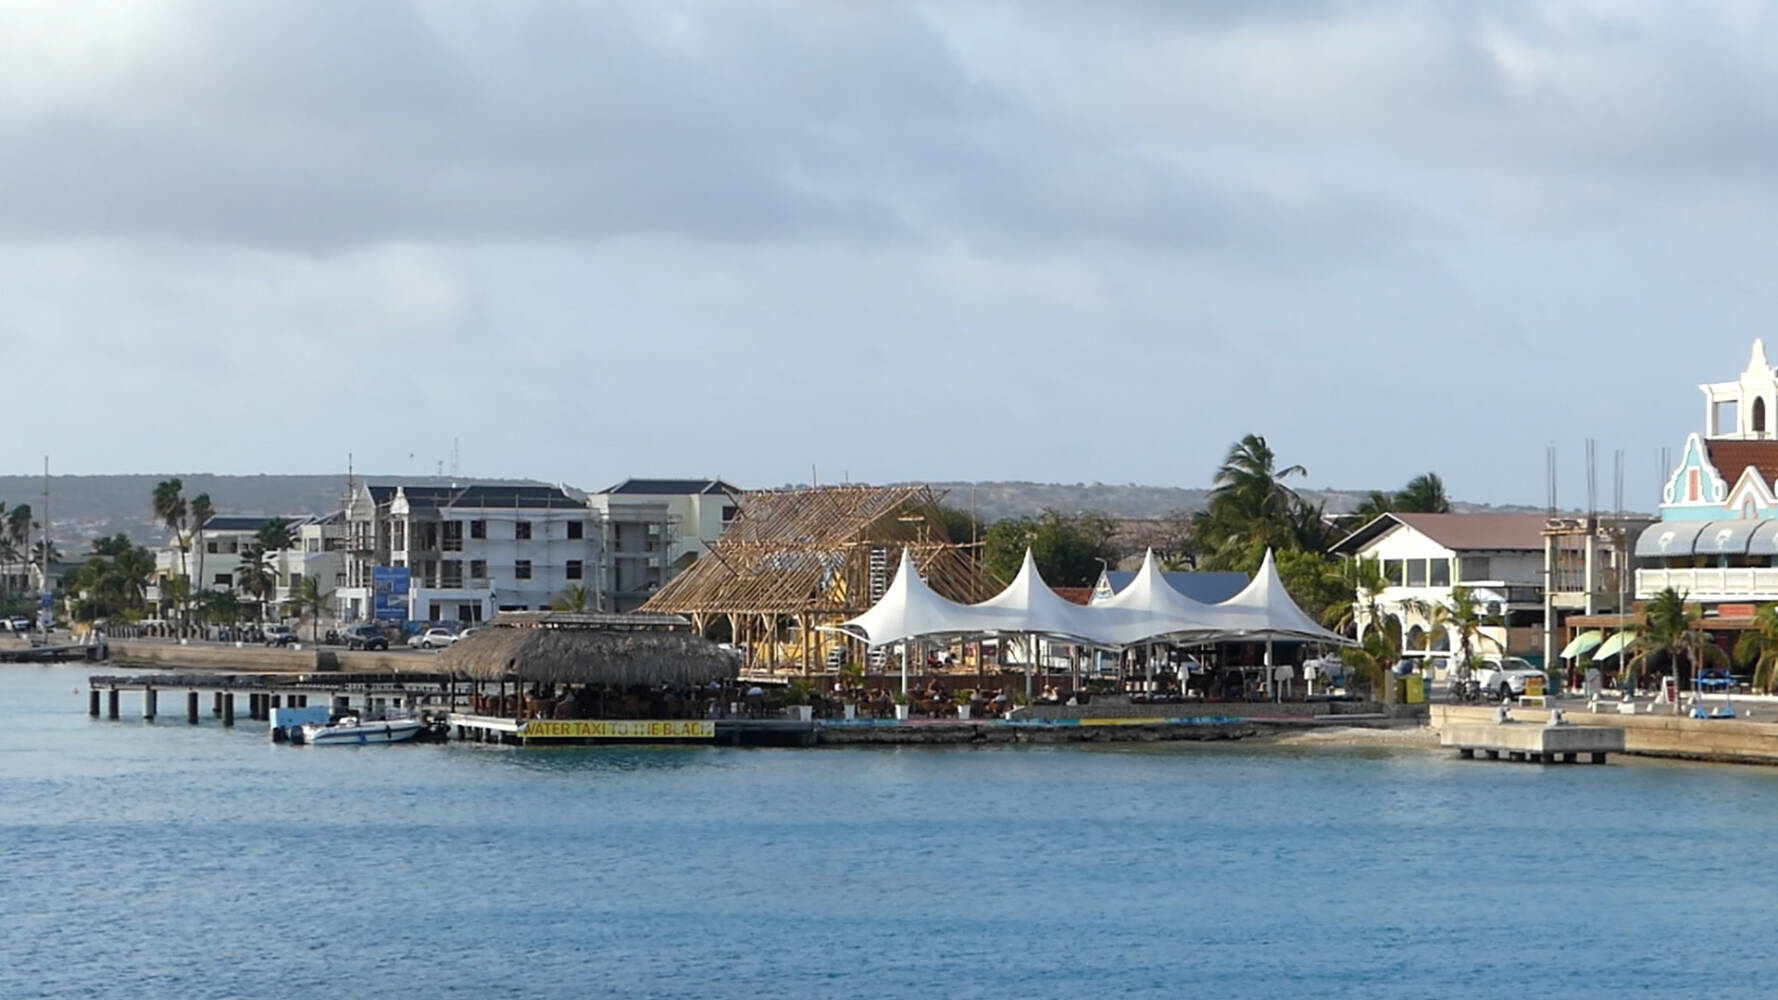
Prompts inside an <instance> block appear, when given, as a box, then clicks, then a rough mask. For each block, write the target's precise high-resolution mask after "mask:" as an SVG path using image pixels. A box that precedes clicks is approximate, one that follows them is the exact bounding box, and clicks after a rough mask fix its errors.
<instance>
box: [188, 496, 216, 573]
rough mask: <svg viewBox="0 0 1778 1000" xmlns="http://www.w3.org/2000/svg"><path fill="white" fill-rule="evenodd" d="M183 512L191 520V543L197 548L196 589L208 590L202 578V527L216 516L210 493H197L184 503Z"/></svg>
mask: <svg viewBox="0 0 1778 1000" xmlns="http://www.w3.org/2000/svg"><path fill="white" fill-rule="evenodd" d="M185 512H186V516H187V517H188V518H189V519H190V522H191V534H192V545H193V547H195V548H196V549H197V550H198V585H197V589H198V590H199V591H209V590H210V583H209V581H208V580H206V579H205V578H204V548H205V546H204V527H205V526H206V525H208V524H209V523H210V521H211V520H212V519H213V518H215V517H216V506H215V505H214V504H212V503H211V502H210V494H208V493H199V494H198V495H197V496H195V497H192V498H191V502H190V503H188V504H186V505H185Z"/></svg>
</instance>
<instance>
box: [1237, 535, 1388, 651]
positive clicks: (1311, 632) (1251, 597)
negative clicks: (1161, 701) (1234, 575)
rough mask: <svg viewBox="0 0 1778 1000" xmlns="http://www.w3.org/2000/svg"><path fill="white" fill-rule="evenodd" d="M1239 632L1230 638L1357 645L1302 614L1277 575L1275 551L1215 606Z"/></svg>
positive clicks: (1268, 554)
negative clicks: (1250, 578)
mask: <svg viewBox="0 0 1778 1000" xmlns="http://www.w3.org/2000/svg"><path fill="white" fill-rule="evenodd" d="M1215 608H1216V610H1217V611H1219V612H1222V614H1223V615H1224V616H1226V617H1225V620H1226V621H1227V622H1228V623H1229V624H1230V625H1232V626H1233V627H1234V629H1235V632H1236V634H1235V635H1232V636H1230V637H1229V638H1251V639H1284V640H1292V639H1294V640H1300V641H1304V642H1323V643H1328V644H1330V645H1340V646H1351V645H1355V643H1353V641H1352V640H1351V639H1348V638H1346V637H1345V636H1343V635H1339V634H1337V633H1334V632H1330V631H1328V630H1327V629H1325V628H1322V627H1321V625H1320V623H1318V622H1316V621H1315V619H1313V618H1310V617H1309V616H1308V615H1306V614H1304V613H1303V609H1302V608H1299V607H1297V606H1296V602H1295V601H1293V600H1291V599H1290V593H1289V591H1286V590H1285V589H1284V581H1283V580H1281V579H1279V577H1278V565H1277V563H1276V562H1275V561H1274V560H1273V559H1272V550H1271V549H1267V550H1266V557H1265V559H1264V560H1263V561H1261V562H1260V564H1259V572H1257V573H1255V574H1253V582H1251V583H1249V584H1248V585H1247V586H1246V587H1245V588H1243V589H1242V591H1241V592H1240V593H1239V594H1236V595H1235V596H1233V597H1231V598H1229V599H1228V600H1226V601H1223V602H1222V603H1221V604H1217V605H1215Z"/></svg>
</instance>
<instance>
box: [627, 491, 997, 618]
mask: <svg viewBox="0 0 1778 1000" xmlns="http://www.w3.org/2000/svg"><path fill="white" fill-rule="evenodd" d="M735 502H736V506H737V507H738V508H739V514H738V516H737V517H736V518H735V520H734V522H733V523H731V524H730V525H729V527H728V528H727V530H725V531H724V532H723V535H722V537H721V538H720V539H718V540H717V541H716V542H714V543H713V544H712V545H711V546H710V550H709V552H708V553H707V554H706V555H704V556H702V557H700V558H699V559H698V560H697V561H696V562H694V563H692V564H691V566H690V567H689V568H687V569H686V570H685V572H683V573H680V574H679V575H678V576H676V577H674V578H673V579H672V580H670V581H668V583H667V585H666V586H665V587H663V588H661V590H660V592H659V593H657V594H655V595H654V596H653V597H652V598H650V599H649V601H648V603H647V604H645V605H643V610H644V611H649V612H661V613H669V614H694V615H695V614H710V613H718V614H721V613H728V614H747V613H757V614H801V613H805V612H807V613H814V614H817V615H852V614H857V613H859V612H862V611H863V610H865V609H866V608H868V607H870V606H871V604H872V603H873V602H874V601H875V600H876V599H877V598H878V597H881V596H882V593H883V591H884V590H885V589H887V587H888V582H889V581H890V580H891V579H893V577H894V570H895V566H896V563H897V561H898V560H899V558H900V555H901V550H902V549H904V548H907V549H910V550H912V552H913V554H914V561H915V563H916V564H917V565H918V566H919V567H920V570H921V573H922V575H923V576H924V577H925V578H926V580H927V581H928V582H929V583H930V584H931V585H932V587H933V589H934V590H937V591H938V592H939V593H941V594H943V595H945V596H946V597H949V598H952V599H953V600H960V601H977V600H981V599H983V598H986V597H988V596H989V595H991V594H992V593H994V592H995V591H997V590H998V589H999V587H1000V585H1001V581H999V580H996V579H993V578H991V577H988V576H987V575H986V574H985V573H983V572H982V569H981V567H980V566H979V565H978V563H977V561H976V560H975V559H974V558H973V557H972V556H971V555H970V553H969V552H968V551H967V550H966V549H965V547H963V546H959V545H955V544H953V543H952V542H951V541H950V539H949V538H948V537H947V536H946V534H945V521H944V516H943V514H942V512H941V511H940V510H939V506H938V498H937V497H936V496H935V495H934V494H933V492H932V490H931V488H930V487H926V486H920V485H900V486H827V487H820V488H814V489H798V490H759V491H755V492H751V493H744V494H741V495H740V496H738V497H736V498H735Z"/></svg>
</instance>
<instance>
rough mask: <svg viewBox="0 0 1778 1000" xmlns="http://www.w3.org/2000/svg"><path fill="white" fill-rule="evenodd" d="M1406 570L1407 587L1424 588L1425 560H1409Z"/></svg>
mask: <svg viewBox="0 0 1778 1000" xmlns="http://www.w3.org/2000/svg"><path fill="white" fill-rule="evenodd" d="M1407 569H1408V586H1410V587H1424V586H1426V560H1424V559H1409V560H1408V566H1407Z"/></svg>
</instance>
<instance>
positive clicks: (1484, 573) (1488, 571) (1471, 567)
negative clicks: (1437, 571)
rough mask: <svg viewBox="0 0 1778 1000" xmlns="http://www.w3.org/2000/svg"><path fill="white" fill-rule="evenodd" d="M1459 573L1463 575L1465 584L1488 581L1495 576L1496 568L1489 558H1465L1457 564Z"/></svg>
mask: <svg viewBox="0 0 1778 1000" xmlns="http://www.w3.org/2000/svg"><path fill="white" fill-rule="evenodd" d="M1457 572H1458V573H1459V574H1461V575H1462V577H1463V582H1464V583H1472V582H1474V581H1477V580H1486V579H1488V578H1489V577H1491V576H1493V575H1494V567H1493V565H1492V564H1490V563H1489V561H1488V557H1487V556H1464V557H1463V558H1462V560H1460V561H1459V562H1458V563H1457Z"/></svg>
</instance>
